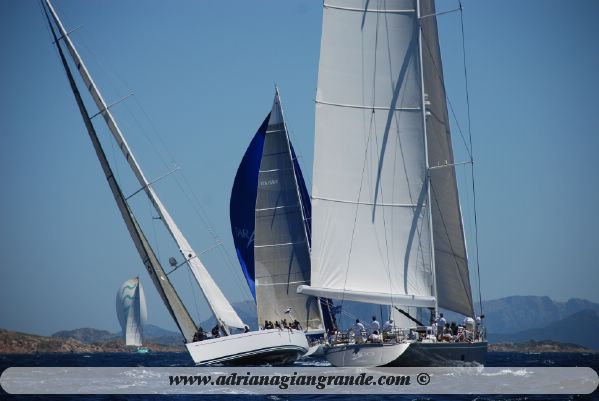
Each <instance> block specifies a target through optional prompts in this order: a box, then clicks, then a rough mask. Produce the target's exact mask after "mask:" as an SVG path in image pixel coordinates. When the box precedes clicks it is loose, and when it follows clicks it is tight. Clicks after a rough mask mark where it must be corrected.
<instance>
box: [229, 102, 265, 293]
mask: <svg viewBox="0 0 599 401" xmlns="http://www.w3.org/2000/svg"><path fill="white" fill-rule="evenodd" d="M269 119H270V113H269V114H268V115H267V116H266V119H264V122H263V123H262V125H261V126H260V128H258V132H256V135H254V138H253V139H252V141H251V142H250V145H249V146H248V148H247V150H246V151H245V154H244V155H243V158H242V159H241V163H240V164H239V167H238V169H237V174H236V175H235V181H234V182H233V189H232V190H231V201H230V204H229V208H230V210H229V216H230V219H231V232H232V233H233V242H234V244H235V250H236V252H237V257H238V258H239V263H240V264H241V269H242V270H243V274H244V275H245V279H246V280H247V283H248V286H249V287H250V291H251V292H252V296H253V297H254V300H255V299H256V287H255V284H254V271H255V270H254V226H255V215H254V213H255V209H256V195H257V193H258V172H259V170H260V161H261V160H262V150H263V147H264V137H265V135H266V126H267V125H268V120H269Z"/></svg>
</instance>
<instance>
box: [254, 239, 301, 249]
mask: <svg viewBox="0 0 599 401" xmlns="http://www.w3.org/2000/svg"><path fill="white" fill-rule="evenodd" d="M305 243H306V241H299V242H285V243H282V244H265V245H254V248H268V247H273V246H285V245H297V244H305Z"/></svg>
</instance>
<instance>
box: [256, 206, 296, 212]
mask: <svg viewBox="0 0 599 401" xmlns="http://www.w3.org/2000/svg"><path fill="white" fill-rule="evenodd" d="M298 206H299V205H298V204H295V205H285V206H274V207H265V208H262V209H256V210H255V211H256V212H264V211H267V210H276V209H285V208H288V207H298Z"/></svg>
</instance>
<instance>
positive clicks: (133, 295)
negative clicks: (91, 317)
mask: <svg viewBox="0 0 599 401" xmlns="http://www.w3.org/2000/svg"><path fill="white" fill-rule="evenodd" d="M116 313H117V316H118V319H119V323H120V324H121V329H122V330H123V335H124V336H125V345H134V346H138V347H139V346H141V345H142V343H143V326H144V324H145V323H146V319H147V309H146V297H145V295H144V290H143V287H142V285H141V282H140V281H139V278H138V277H136V278H132V279H129V280H127V281H125V282H124V283H123V284H122V285H121V287H120V288H119V290H118V292H117V294H116Z"/></svg>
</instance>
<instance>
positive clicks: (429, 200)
mask: <svg viewBox="0 0 599 401" xmlns="http://www.w3.org/2000/svg"><path fill="white" fill-rule="evenodd" d="M420 17H421V12H420V0H416V20H417V22H418V60H419V65H420V68H419V69H420V74H419V75H420V77H419V78H420V88H421V96H422V103H421V107H422V124H423V126H424V159H425V161H426V175H425V177H426V192H427V194H426V198H427V199H426V203H427V205H428V226H429V231H430V235H431V240H430V248H431V271H432V273H433V296H434V297H435V316H437V313H438V309H439V300H438V299H437V280H436V277H435V276H436V275H435V270H436V266H435V237H434V232H433V213H432V197H431V184H432V183H431V176H430V170H429V169H430V166H429V160H428V134H427V128H426V99H425V93H424V65H423V61H422V59H423V57H422V23H421V20H420Z"/></svg>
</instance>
